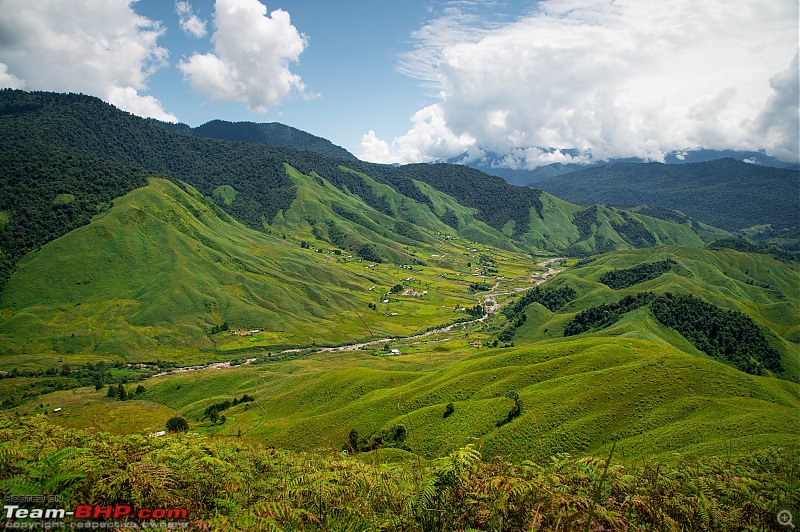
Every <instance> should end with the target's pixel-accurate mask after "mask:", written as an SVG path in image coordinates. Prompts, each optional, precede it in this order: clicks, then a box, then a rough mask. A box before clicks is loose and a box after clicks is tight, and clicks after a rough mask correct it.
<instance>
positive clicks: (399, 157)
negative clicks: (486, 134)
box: [360, 105, 475, 164]
mask: <svg viewBox="0 0 800 532" xmlns="http://www.w3.org/2000/svg"><path fill="white" fill-rule="evenodd" d="M412 120H413V121H414V128H413V129H412V130H411V131H409V132H408V133H407V134H405V135H403V136H402V137H397V138H395V139H394V140H393V141H392V144H391V147H390V146H389V144H388V143H387V142H385V141H382V140H380V139H378V138H377V136H376V135H375V132H374V131H370V132H369V133H367V134H365V135H364V136H363V137H362V138H361V155H360V156H361V158H362V159H365V160H367V161H373V162H378V163H387V164H390V163H401V164H405V163H410V162H420V161H433V160H437V159H445V158H448V157H451V156H453V155H456V154H460V153H463V152H464V151H466V150H467V149H468V148H469V147H470V146H472V145H473V144H474V143H475V139H474V138H472V137H470V136H469V135H468V134H461V135H456V134H454V133H453V132H452V131H451V130H450V129H449V128H448V127H447V124H446V123H445V121H444V116H443V115H442V108H441V106H439V105H431V106H429V107H425V108H424V109H421V110H419V111H417V112H416V113H415V114H414V116H413V118H412Z"/></svg>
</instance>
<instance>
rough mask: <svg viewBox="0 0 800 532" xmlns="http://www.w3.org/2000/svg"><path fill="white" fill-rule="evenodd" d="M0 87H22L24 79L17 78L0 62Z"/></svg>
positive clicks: (23, 86)
mask: <svg viewBox="0 0 800 532" xmlns="http://www.w3.org/2000/svg"><path fill="white" fill-rule="evenodd" d="M0 87H5V88H8V89H24V88H25V80H23V79H19V78H18V77H17V76H15V75H14V74H12V73H10V72H9V71H8V65H6V64H5V63H0Z"/></svg>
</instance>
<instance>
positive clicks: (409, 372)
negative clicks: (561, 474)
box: [16, 332, 800, 462]
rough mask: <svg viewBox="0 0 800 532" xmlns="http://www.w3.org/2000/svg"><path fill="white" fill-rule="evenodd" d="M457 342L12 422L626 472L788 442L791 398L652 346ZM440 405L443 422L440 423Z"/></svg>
mask: <svg viewBox="0 0 800 532" xmlns="http://www.w3.org/2000/svg"><path fill="white" fill-rule="evenodd" d="M472 334H477V335H479V334H480V332H474V333H472ZM469 338H470V339H471V338H473V336H472V335H470V337H469ZM466 344H467V338H463V337H462V339H460V340H455V339H454V340H449V341H447V340H444V341H443V340H442V339H440V340H438V341H437V339H435V338H433V339H427V340H425V341H424V343H423V341H413V342H412V341H408V342H394V343H393V344H392V345H393V347H397V348H399V349H400V350H401V351H402V352H403V355H401V356H394V357H390V356H386V355H385V354H383V351H382V350H381V349H380V348H378V347H376V348H375V349H374V350H373V351H355V352H338V353H319V354H316V355H310V356H305V357H301V358H295V359H287V360H280V359H275V360H268V361H265V362H263V363H261V364H257V365H254V366H250V365H248V366H240V367H237V368H231V369H226V370H204V371H202V370H201V371H195V372H189V373H183V374H177V375H172V376H164V377H156V378H153V379H149V380H147V381H145V382H144V385H145V387H146V391H145V393H143V394H141V395H139V396H136V399H135V400H133V401H127V402H119V401H115V400H113V399H108V398H107V397H106V393H105V390H104V389H101V390H99V391H95V390H94V389H89V388H83V389H79V390H73V391H59V392H53V393H50V394H46V395H43V396H41V397H39V398H37V399H35V400H33V401H31V402H29V403H26V404H23V405H20V406H19V407H18V408H17V409H16V411H18V412H21V413H31V414H33V413H42V412H43V411H44V410H47V409H48V408H50V409H52V408H55V407H56V406H58V407H62V408H63V410H62V412H64V413H63V414H62V413H59V414H58V415H53V414H51V418H52V419H53V420H54V421H55V422H57V423H59V424H64V425H66V426H74V427H80V426H83V425H84V424H86V423H88V424H90V425H96V426H97V427H99V428H102V429H104V430H112V431H114V432H128V431H130V430H131V429H133V430H139V431H141V430H145V431H146V430H150V431H152V430H157V429H158V428H159V427H163V424H164V422H165V421H166V419H167V418H168V417H170V416H171V415H174V414H179V415H181V416H183V417H185V418H186V419H187V420H189V424H190V427H191V429H192V430H195V431H199V432H201V433H205V434H210V435H212V434H213V435H218V436H222V435H226V436H235V435H242V436H243V437H245V438H247V439H249V440H252V441H259V442H264V443H266V444H268V445H272V446H276V447H281V448H288V449H295V450H308V449H329V450H332V451H338V450H340V449H342V448H343V447H346V446H347V442H348V434H349V433H350V431H352V430H353V429H355V430H356V431H357V432H358V434H360V435H361V436H367V437H368V436H369V435H371V434H374V433H376V432H378V431H379V430H381V429H383V430H389V429H391V428H392V427H394V426H398V425H403V426H404V427H405V429H406V431H407V438H406V440H405V442H404V447H406V448H408V449H409V450H410V451H412V452H414V453H418V454H420V455H422V456H424V457H426V458H435V457H438V456H442V455H445V454H447V453H449V452H452V451H454V450H456V449H458V448H459V447H463V446H465V445H468V444H474V445H475V446H476V448H477V449H479V450H480V451H481V452H482V453H484V454H487V455H488V456H495V455H498V456H502V457H504V458H506V459H509V460H512V461H515V462H518V461H521V460H525V459H530V458H533V459H537V460H543V459H547V458H548V457H549V456H553V455H555V454H557V453H560V452H570V453H587V454H590V455H596V456H599V455H603V453H607V452H608V450H609V448H610V445H611V442H612V440H614V439H617V450H616V452H617V453H618V456H619V457H620V458H624V459H625V460H637V459H645V458H650V457H652V456H660V457H662V458H663V459H665V460H672V459H674V457H675V453H680V454H683V455H693V456H708V455H712V456H713V455H724V454H727V453H730V454H731V455H737V456H738V455H746V454H748V453H751V452H753V451H755V450H758V449H763V448H764V447H765V446H769V445H778V446H791V445H792V444H794V443H796V441H797V438H798V436H800V424H799V423H798V422H797V420H798V417H797V415H796V414H797V412H798V408H800V386H798V385H797V384H795V383H790V382H787V381H780V380H777V379H774V378H769V377H755V376H751V375H747V374H745V373H742V372H740V371H737V370H735V369H733V368H731V367H729V366H726V365H724V364H720V363H718V362H715V361H712V360H708V359H703V358H701V357H698V356H695V355H691V354H687V353H684V352H682V351H680V350H679V349H676V348H674V347H672V346H669V345H666V344H665V343H664V342H655V341H650V340H643V339H638V338H625V337H618V338H582V339H575V340H568V341H559V342H555V343H553V342H550V343H545V344H542V345H537V346H526V347H516V348H505V349H481V350H475V349H474V348H470V347H467V346H466ZM509 391H515V392H517V393H518V394H519V398H520V400H521V403H522V410H521V413H520V414H519V415H518V416H517V417H516V418H514V419H512V420H511V421H509V422H505V421H506V420H507V417H508V414H509V412H510V410H511V409H512V408H513V407H514V402H513V401H512V400H511V399H509V398H508V397H507V393H508V392H509ZM245 393H247V394H249V395H252V396H254V397H255V398H256V401H254V402H252V403H245V404H240V405H238V406H233V407H230V408H228V409H226V410H225V411H224V412H223V413H224V414H225V415H226V421H225V422H224V423H223V424H217V425H214V426H212V425H211V423H210V422H209V420H208V419H203V412H204V410H205V409H206V408H207V407H208V406H210V405H212V404H215V403H218V402H220V401H224V400H232V399H234V398H235V397H240V396H242V395H243V394H245ZM40 403H43V404H46V405H49V407H43V408H41V409H40V408H39V407H38V404H40ZM448 403H452V405H453V412H452V414H450V415H449V416H447V417H445V415H444V413H445V411H446V406H447V404H448ZM123 405H124V407H125V408H127V409H128V411H127V416H125V418H124V419H139V420H140V422H139V423H140V425H139V426H137V427H132V426H131V427H129V426H127V425H120V423H117V422H114V421H113V419H114V416H113V412H115V411H118V409H119V408H121V407H122V406H123ZM100 412H106V414H101V415H99V416H98V413H100ZM120 413H121V411H120ZM145 420H146V421H145Z"/></svg>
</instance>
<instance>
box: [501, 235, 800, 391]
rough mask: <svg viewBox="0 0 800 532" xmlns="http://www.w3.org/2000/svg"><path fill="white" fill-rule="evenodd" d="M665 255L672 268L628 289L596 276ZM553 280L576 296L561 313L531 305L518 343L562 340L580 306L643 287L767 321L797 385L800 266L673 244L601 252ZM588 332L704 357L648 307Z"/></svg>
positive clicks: (765, 327)
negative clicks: (655, 343) (664, 345)
mask: <svg viewBox="0 0 800 532" xmlns="http://www.w3.org/2000/svg"><path fill="white" fill-rule="evenodd" d="M668 258H669V259H672V260H674V261H676V263H677V264H676V265H675V267H673V269H672V270H670V271H669V272H667V273H665V274H663V275H661V276H659V277H657V278H655V279H651V280H649V281H645V282H642V283H639V284H636V285H634V286H631V287H629V288H626V289H622V290H613V289H611V288H609V287H608V286H606V285H604V284H603V283H601V282H600V281H599V279H600V278H601V277H602V275H603V274H604V273H606V272H608V271H611V270H613V269H619V270H622V269H627V268H631V267H633V266H636V265H638V264H642V263H646V262H654V261H658V260H665V259H668ZM552 283H553V285H554V286H564V285H569V286H571V287H573V288H574V289H575V290H576V291H577V292H578V298H577V299H576V300H575V301H573V302H572V303H570V304H569V305H567V306H566V307H564V308H563V309H562V310H561V312H560V313H557V314H546V315H545V314H542V313H541V312H538V313H537V312H533V311H530V310H529V318H531V320H530V322H526V324H525V325H524V326H523V327H521V328H520V330H519V332H518V333H517V336H516V337H515V340H517V341H525V342H535V341H540V340H545V339H551V338H558V337H560V335H561V334H562V332H563V328H564V324H565V323H566V322H567V321H568V320H569V319H570V318H571V317H572V316H573V315H574V314H575V313H577V312H578V311H580V310H583V309H586V308H589V307H594V306H597V305H601V304H604V303H609V302H614V301H618V300H620V299H622V297H623V296H625V295H628V294H633V293H637V292H640V291H653V292H657V293H663V292H673V293H678V294H689V295H693V296H695V297H699V298H702V299H705V300H706V301H708V302H710V303H713V304H714V305H718V306H720V307H722V308H726V309H730V310H738V311H741V312H744V313H745V314H747V315H749V316H750V317H751V318H753V319H754V320H755V321H756V322H757V323H759V324H760V325H762V327H763V330H764V331H765V334H766V335H767V338H768V339H769V340H770V343H771V344H772V345H773V347H775V348H776V349H778V350H779V352H780V353H781V354H782V363H783V366H784V367H785V368H786V369H785V371H784V373H783V374H782V375H781V376H782V377H783V378H786V379H789V380H792V381H794V382H800V345H798V343H797V339H798V338H797V336H798V327H797V324H798V323H800V292H798V286H800V264H797V263H794V264H787V263H784V262H780V261H777V260H774V259H771V258H769V257H767V256H764V255H757V254H749V253H740V252H736V251H732V250H723V251H711V250H706V249H701V248H690V247H675V246H668V247H662V248H655V249H648V250H628V251H618V252H614V253H609V254H606V255H601V256H598V257H597V258H595V259H594V260H591V261H590V262H588V264H586V265H584V266H582V267H576V268H572V269H570V270H568V271H566V272H564V273H562V274H561V275H559V276H558V277H556V278H555V279H554V280H553V281H552ZM545 329H547V332H545ZM587 334H589V335H591V336H601V337H605V336H618V335H624V336H633V337H642V338H648V339H651V340H654V341H662V342H664V343H667V344H670V345H673V346H676V347H678V348H679V349H681V350H683V351H685V352H688V353H692V354H697V355H698V356H703V355H702V354H700V353H699V352H698V351H697V350H696V349H695V348H694V347H692V346H691V345H689V343H688V342H687V341H686V340H685V339H683V338H682V337H681V336H680V335H678V334H677V333H675V332H674V331H671V330H668V329H666V328H664V327H662V326H660V325H658V324H657V323H655V320H653V319H652V318H651V317H650V315H649V313H648V312H646V311H641V312H639V311H637V312H635V313H632V315H631V316H628V317H626V318H624V319H622V320H621V321H620V322H618V323H617V324H615V325H614V326H612V327H610V328H608V329H606V330H602V331H598V332H594V333H587Z"/></svg>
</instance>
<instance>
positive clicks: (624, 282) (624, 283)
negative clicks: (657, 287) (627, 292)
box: [599, 259, 677, 290]
mask: <svg viewBox="0 0 800 532" xmlns="http://www.w3.org/2000/svg"><path fill="white" fill-rule="evenodd" d="M676 264H677V263H676V262H675V261H674V260H672V259H666V260H661V261H658V262H645V263H642V264H638V265H636V266H634V267H633V268H627V269H625V270H611V271H609V272H606V273H604V274H603V275H601V276H600V279H599V280H600V282H601V283H603V284H604V285H606V286H608V287H609V288H613V289H614V290H620V289H622V288H629V287H631V286H633V285H636V284H639V283H643V282H645V281H649V280H650V279H656V278H657V277H660V276H661V275H663V274H664V273H666V272H668V271H670V270H671V269H672V268H673V267H674V266H675V265H676Z"/></svg>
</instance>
